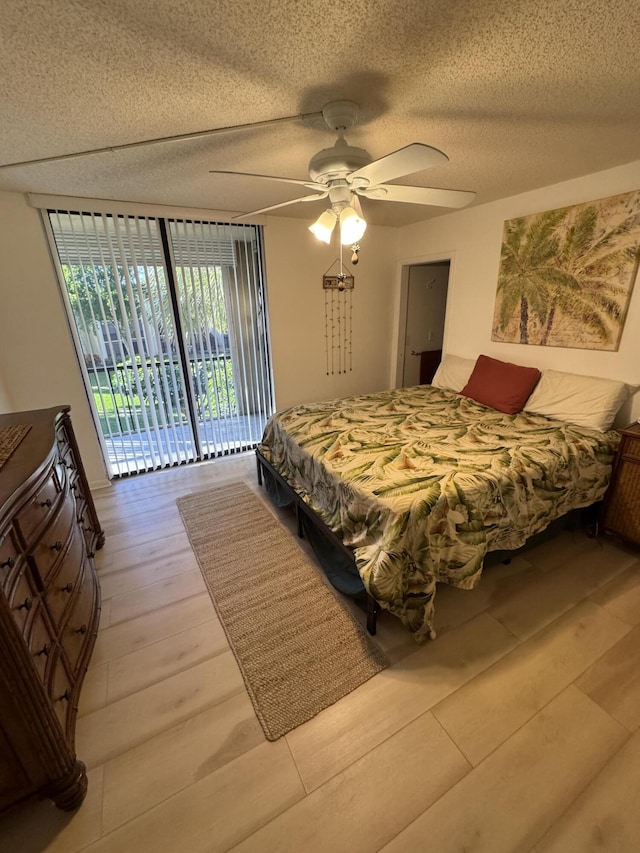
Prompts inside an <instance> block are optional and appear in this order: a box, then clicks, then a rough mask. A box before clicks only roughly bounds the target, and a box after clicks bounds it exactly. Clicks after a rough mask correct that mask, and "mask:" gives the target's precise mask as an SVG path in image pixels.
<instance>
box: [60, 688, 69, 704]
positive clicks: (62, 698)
mask: <svg viewBox="0 0 640 853" xmlns="http://www.w3.org/2000/svg"><path fill="white" fill-rule="evenodd" d="M58 699H59V700H60V701H61V702H68V701H69V699H71V691H70V690H69V688H68V687H67V689H66V690H65V691H64V693H63V694H62V696H58Z"/></svg>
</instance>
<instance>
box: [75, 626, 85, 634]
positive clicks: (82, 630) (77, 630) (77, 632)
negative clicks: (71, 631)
mask: <svg viewBox="0 0 640 853" xmlns="http://www.w3.org/2000/svg"><path fill="white" fill-rule="evenodd" d="M86 633H87V626H86V625H81V626H80V627H79V628H76V634H83V635H84V634H86Z"/></svg>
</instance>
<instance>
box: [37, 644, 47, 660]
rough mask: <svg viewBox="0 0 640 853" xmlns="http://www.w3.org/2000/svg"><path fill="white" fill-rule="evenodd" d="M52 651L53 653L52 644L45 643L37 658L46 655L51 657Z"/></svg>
mask: <svg viewBox="0 0 640 853" xmlns="http://www.w3.org/2000/svg"><path fill="white" fill-rule="evenodd" d="M50 651H51V643H45V644H44V646H43V647H42V648H41V649H40V651H39V652H36V656H38V655H44V656H45V657H49V652H50Z"/></svg>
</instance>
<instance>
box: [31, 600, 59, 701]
mask: <svg viewBox="0 0 640 853" xmlns="http://www.w3.org/2000/svg"><path fill="white" fill-rule="evenodd" d="M27 646H28V648H29V652H30V653H31V657H32V660H33V663H34V665H35V668H36V670H37V672H38V675H39V676H40V680H41V681H42V683H43V684H44V683H45V681H46V672H47V664H48V663H49V661H50V660H51V656H52V654H53V653H54V652H55V649H56V644H55V641H54V638H53V637H52V636H51V632H50V631H49V627H48V625H47V622H46V617H45V614H44V608H43V606H42V604H41V603H40V602H38V603H37V605H36V607H35V613H34V614H33V617H32V619H31V624H30V625H29V626H28V635H27Z"/></svg>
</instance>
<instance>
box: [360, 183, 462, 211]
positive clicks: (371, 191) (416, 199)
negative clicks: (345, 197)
mask: <svg viewBox="0 0 640 853" xmlns="http://www.w3.org/2000/svg"><path fill="white" fill-rule="evenodd" d="M356 192H357V193H358V195H361V196H363V197H364V198H373V199H376V200H378V201H401V202H405V203H409V204H429V205H431V206H432V207H464V206H465V205H466V204H470V203H471V202H472V201H473V200H474V198H475V197H476V194H475V193H473V192H467V191H466V190H440V189H436V188H435V187H403V186H399V185H397V184H388V185H387V186H384V187H362V188H361V189H356Z"/></svg>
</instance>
